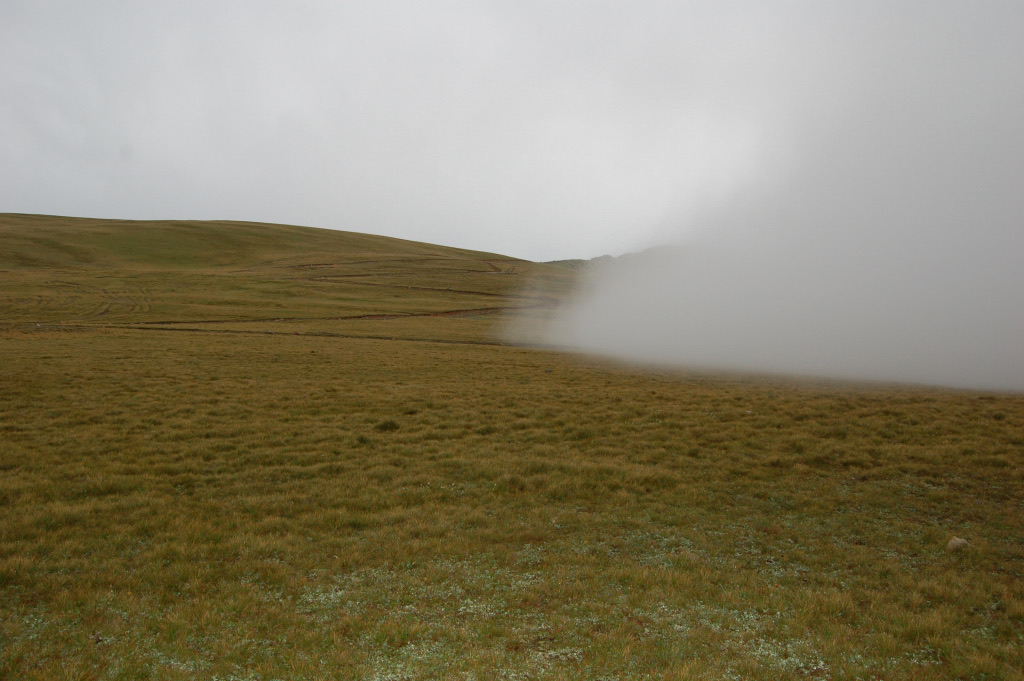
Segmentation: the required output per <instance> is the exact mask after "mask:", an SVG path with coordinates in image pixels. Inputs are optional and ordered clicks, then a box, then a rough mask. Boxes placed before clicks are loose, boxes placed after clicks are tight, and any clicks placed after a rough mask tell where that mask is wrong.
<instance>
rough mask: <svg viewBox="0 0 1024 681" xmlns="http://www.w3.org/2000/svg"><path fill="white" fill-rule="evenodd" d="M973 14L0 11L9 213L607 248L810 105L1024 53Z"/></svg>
mask: <svg viewBox="0 0 1024 681" xmlns="http://www.w3.org/2000/svg"><path fill="white" fill-rule="evenodd" d="M979 5H980V3H973V2H972V3H963V4H962V5H959V6H956V5H951V6H946V7H943V6H942V4H941V3H933V2H928V3H923V2H922V3H898V2H896V3H889V2H886V3H878V4H872V3H851V4H848V5H847V4H842V3H815V2H804V3H793V2H777V3H765V2H754V1H749V2H728V1H725V2H720V1H716V2H650V1H647V2H644V1H640V2H628V3H627V2H618V3H610V2H476V3H469V2H429V3H425V2H411V1H410V2H373V3H365V2H349V3H344V2H296V3H283V2H260V1H258V0H249V1H246V2H217V1H203V2H187V1H186V2H164V3H156V2H153V3H148V2H147V3H139V2H127V1H126V2H89V3H80V2H59V1H51V2H46V1H39V0H31V1H22V0H5V2H3V3H2V4H0V64H2V66H0V155H2V159H3V160H2V163H0V210H4V211H21V212H43V213H58V214H71V215H83V216H97V217H103V216H109V217H129V218H169V217H176V218H234V219H251V220H264V221H281V222H289V223H296V224H309V225H316V226H324V227H337V228H344V229H351V230H355V231H367V232H374V233H383V234H390V235H396V236H403V237H408V238H413V239H422V240H428V241H434V242H441V243H448V244H455V245H462V246H467V247H475V248H482V249H488V250H495V251H500V252H505V253H508V254H512V255H518V256H522V257H527V258H531V259H546V258H555V257H590V256H594V255H600V254H602V253H620V252H624V251H627V250H634V249H638V248H643V247H645V246H647V245H649V244H650V243H652V242H654V241H658V240H664V239H672V238H675V236H676V235H677V234H679V233H681V232H685V231H686V230H688V229H691V228H692V227H693V225H694V223H695V222H696V221H697V218H698V217H700V216H701V211H703V210H706V209H708V208H714V207H716V206H718V205H719V204H720V203H721V202H722V201H723V200H725V199H728V198H730V197H731V196H733V192H735V191H737V190H738V189H739V188H741V187H743V186H744V185H745V184H748V183H750V182H758V181H761V180H763V179H765V178H766V177H767V178H774V177H776V176H777V175H778V173H779V172H780V167H783V166H784V165H785V163H786V162H787V159H788V157H789V156H791V155H793V154H795V153H798V152H799V151H800V149H799V147H800V144H799V142H800V139H799V137H800V135H801V134H802V130H801V129H800V128H801V127H802V126H803V125H805V124H806V122H807V121H805V120H803V118H804V117H805V116H806V115H807V113H808V112H807V107H808V105H811V106H812V107H814V108H815V109H816V111H815V116H819V117H821V118H822V119H823V120H824V121H825V123H823V125H826V127H827V121H828V120H829V119H830V118H832V117H836V116H844V115H847V114H848V113H849V112H848V109H849V108H850V107H854V108H855V107H856V106H857V102H856V97H857V96H860V95H862V94H864V92H865V90H864V87H865V83H864V81H865V80H870V79H872V78H876V77H878V76H880V75H881V76H883V77H884V76H886V74H887V72H888V69H890V68H891V67H892V66H893V65H894V64H896V65H897V67H898V65H899V64H900V63H901V62H903V61H904V60H905V58H906V57H907V56H908V55H909V57H910V59H912V60H913V59H919V60H922V63H920V64H914V65H913V68H914V69H919V68H924V69H925V70H926V71H927V70H931V69H933V68H934V69H944V68H947V67H949V66H952V67H956V66H957V63H956V62H957V60H958V59H959V58H960V57H961V56H967V55H969V53H970V51H971V50H972V49H974V48H975V47H976V46H979V45H980V46H981V47H982V48H985V49H987V47H986V45H987V43H988V42H989V41H990V39H991V36H989V35H988V33H989V32H990V31H992V30H1000V31H1002V32H1003V34H1004V35H1003V36H1002V37H1004V38H1005V37H1007V36H1018V35H1020V31H1019V29H1020V14H1021V12H1020V11H1019V8H1018V7H1017V5H1015V4H1006V5H1001V6H1000V5H986V6H985V9H984V10H982V11H979V10H978V9H976V8H977V7H978V6H979ZM1018 5H1019V3H1018ZM958 7H959V9H958ZM936 8H938V9H936ZM943 14H947V15H949V14H959V15H963V16H960V17H957V21H960V22H961V23H960V24H957V25H954V26H952V27H951V29H952V30H953V31H954V33H955V35H953V36H952V37H953V42H954V45H953V47H952V48H949V46H948V45H947V46H945V47H940V49H941V51H942V52H943V55H942V59H947V60H951V61H952V62H953V63H951V64H944V63H942V60H937V61H935V62H934V63H933V62H932V61H930V58H929V57H928V56H927V55H926V54H925V55H922V51H925V52H927V50H928V49H930V48H931V47H933V46H932V44H931V42H932V41H933V40H938V41H946V40H947V38H948V36H946V35H942V34H940V35H935V33H936V30H935V29H934V27H931V26H930V25H931V24H932V23H935V22H938V23H939V24H941V25H942V28H941V30H940V31H938V32H939V33H941V31H944V30H946V27H947V25H946V22H945V21H944V20H943V17H942V16H941V15H943ZM975 14H981V15H984V16H983V18H982V20H980V21H977V22H976V21H973V20H972V17H973V16H974V15H975ZM936 15H939V16H938V18H936ZM961 20H963V21H961ZM974 24H978V25H974ZM851 30H853V31H854V32H855V34H856V36H855V37H854V38H852V39H851V38H850V37H849V32H850V31H851ZM959 43H963V44H962V45H960V44H959ZM922 44H923V45H922ZM961 47H962V48H963V51H962V54H961V52H960V51H958V50H959V49H960V48H961ZM1008 56H1009V57H1019V51H1017V52H1014V53H1013V54H1012V55H1008ZM1019 65H1020V62H1019V60H1017V61H1016V62H1015V61H1013V60H1012V59H1010V60H1007V62H1006V63H1004V64H1003V65H1002V67H1001V69H1002V70H1001V74H1002V76H1001V77H1002V78H1003V79H1004V80H1006V81H1007V83H1006V85H1007V86H1010V87H1016V86H1014V85H1012V84H1010V83H1009V82H1008V81H1010V80H1013V79H1017V76H1018V73H1017V71H1018V69H1019ZM992 77H994V78H999V77H1000V76H999V74H994V75H993V76H992ZM879 87H880V88H881V89H883V90H884V89H885V84H884V83H883V84H881V85H880V86H879ZM985 104H986V103H985V102H982V103H980V104H979V106H980V107H984V106H985ZM1018 104H1019V102H1018ZM962 113H963V114H964V115H967V116H970V115H971V114H970V111H969V110H966V109H964V110H963V111H962ZM794 138H796V139H794Z"/></svg>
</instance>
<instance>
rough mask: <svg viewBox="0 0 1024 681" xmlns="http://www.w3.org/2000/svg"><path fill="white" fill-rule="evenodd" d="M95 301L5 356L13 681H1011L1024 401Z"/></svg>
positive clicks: (0, 342)
mask: <svg viewBox="0 0 1024 681" xmlns="http://www.w3.org/2000/svg"><path fill="white" fill-rule="evenodd" d="M55 243H58V244H60V243H64V242H61V241H59V240H57V241H55ZM69 243H70V242H69ZM48 248H50V247H48ZM75 248H78V249H79V250H74V249H70V250H69V249H65V251H60V249H55V248H50V250H48V251H46V253H51V252H71V253H72V255H74V257H79V256H81V252H83V251H82V249H85V246H75ZM89 252H90V253H92V256H91V257H93V262H92V263H87V264H86V265H82V266H81V267H82V269H80V270H75V271H74V272H73V273H72V274H70V275H65V274H60V275H59V276H61V277H67V278H68V279H73V278H75V277H79V278H81V279H82V280H83V281H84V280H88V279H89V278H90V277H94V276H96V275H95V273H90V271H86V269H87V267H94V266H96V264H95V263H96V262H97V261H101V260H102V259H103V258H104V257H108V256H105V255H103V252H102V251H96V252H93V251H89ZM183 253H184V251H183ZM76 254H77V255H76ZM29 255H31V253H29ZM44 255H45V254H40V253H37V254H36V256H35V257H37V259H42V258H43V257H44ZM27 257H28V256H25V258H27ZM46 257H57V256H53V255H47V256H46ZM61 257H64V256H61ZM67 257H71V256H67ZM182 257H184V256H182ZM218 257H220V256H218ZM224 257H226V256H224ZM289 257H292V258H293V261H301V258H300V257H299V256H297V255H295V256H289ZM459 257H463V256H462V255H460V256H459ZM25 258H23V259H22V260H25ZM328 259H329V258H328V257H327V256H324V255H323V254H318V258H317V259H313V257H312V256H310V257H309V258H308V259H307V261H308V262H309V263H313V264H315V263H317V262H321V261H322V262H326V261H327V260H328ZM292 264H294V262H291V264H289V266H291V265H292ZM435 264H436V263H435ZM446 264H447V265H451V263H446ZM238 265H239V263H231V266H232V267H237V266H238ZM23 267H25V268H26V269H27V272H28V274H25V273H24V272H19V271H15V270H14V269H10V270H7V271H5V272H0V280H2V281H3V282H5V283H4V284H3V286H4V287H6V288H4V290H6V291H11V290H13V289H17V288H18V287H27V286H29V285H30V284H31V282H32V281H34V280H33V279H32V277H41V276H42V272H46V273H47V276H50V277H51V278H55V277H57V276H58V275H57V274H56V273H54V272H52V271H49V270H45V269H41V268H35V269H33V268H28V267H27V266H23ZM367 268H368V271H371V272H372V269H373V268H372V267H370V266H367ZM449 269H453V270H458V268H456V267H450V268H449ZM194 270H195V268H194V267H192V268H186V274H188V273H192V272H194ZM157 271H158V272H163V274H162V275H161V276H168V277H170V276H171V275H170V274H167V270H166V269H160V268H157ZM260 271H261V272H265V270H260ZM431 271H434V272H436V271H437V268H434V267H433V265H432V266H431ZM417 272H418V270H417V268H416V267H413V266H412V265H409V264H408V263H407V272H406V275H407V276H408V277H415V276H418V273H417ZM422 273H423V272H419V274H422ZM216 276H217V277H220V276H229V275H227V274H218V275H216ZM261 276H262V275H261ZM431 276H434V275H431ZM25 277H28V279H26V278H25ZM253 278H254V279H255V278H256V277H253ZM94 281H96V282H97V283H95V285H96V286H99V285H100V283H98V279H97V280H94ZM26 282H28V283H26ZM104 285H106V284H104ZM123 285H124V286H125V287H129V286H130V284H129V283H123ZM296 285H297V286H298V284H296ZM170 288H176V287H170ZM182 290H183V291H184V292H183V293H182V294H181V295H182V296H185V294H186V293H187V289H182ZM48 295H50V294H49V293H45V292H44V293H40V296H39V298H38V299H40V300H44V299H47V296H48ZM389 295H390V294H389ZM508 295H509V296H512V295H517V294H514V293H513V292H512V291H511V290H509V291H508ZM154 298H155V297H154ZM256 298H259V296H256ZM399 298H400V296H399V297H398V298H395V299H394V300H392V299H391V298H387V297H381V298H379V299H377V300H376V301H371V302H372V304H377V305H379V306H380V307H381V310H383V312H388V313H391V312H393V310H391V309H390V308H388V307H387V306H388V305H391V304H394V305H403V304H407V301H406V302H402V301H401V300H400V299H399ZM88 300H91V299H89V298H88V296H83V297H82V298H79V299H76V301H74V302H73V303H72V302H69V303H68V304H69V305H71V304H74V305H82V306H85V307H79V308H76V309H79V312H80V314H81V321H80V322H79V323H77V324H76V325H74V327H72V325H70V324H68V325H63V326H62V325H60V324H59V320H53V319H48V318H45V317H37V318H38V319H40V321H39V322H38V323H39V324H40V326H39V327H36V326H35V323H36V322H32V324H26V323H22V322H18V323H14V322H10V323H8V324H7V325H6V326H5V327H4V328H2V329H0V509H2V512H0V678H12V679H13V678H18V679H63V678H76V679H140V678H143V679H144V678H153V679H193V678H210V679H213V678H217V679H300V678H340V679H346V678H351V679H434V678H438V679H442V678H443V679H447V678H463V679H468V678H478V679H483V678H498V679H501V678H505V679H526V678H534V679H543V678H550V679H560V678H573V679H575V678H583V679H586V678H592V679H611V678H617V679H640V678H651V679H684V678H685V679H691V678H694V679H729V678H732V679H778V678H808V679H871V678H877V679H956V678H963V679H1019V678H1022V675H1021V672H1020V670H1021V669H1022V668H1024V653H1022V649H1021V646H1022V643H1024V639H1022V634H1021V632H1022V631H1024V587H1022V584H1024V579H1022V570H1024V568H1022V566H1024V541H1022V535H1021V529H1020V528H1021V527H1022V526H1024V522H1022V521H1024V517H1022V516H1024V504H1022V502H1021V499H1022V498H1024V495H1022V489H1024V485H1022V482H1024V480H1022V478H1024V461H1022V456H1024V398H1022V397H1021V396H1015V395H994V394H980V393H972V392H967V391H943V390H930V389H918V388H898V387H876V386H864V385H860V386H850V385H838V384H825V383H798V382H787V381H781V380H768V379H753V378H744V377H736V376H733V377H720V376H706V375H696V374H681V373H671V372H663V371H652V370H642V369H635V368H627V367H619V366H612V365H608V364H604V363H600V362H597V361H591V360H588V359H584V358H574V357H570V356H565V355H560V354H556V353H548V352H541V351H537V350H531V349H525V348H516V347H509V346H504V345H500V344H494V341H493V337H491V341H490V342H491V343H492V344H481V343H480V342H477V341H483V340H485V339H486V338H487V335H486V333H485V332H484V330H482V331H481V335H480V336H479V337H478V338H477V339H476V340H474V342H457V343H453V342H436V341H443V340H446V339H445V336H444V333H445V330H446V329H447V328H448V327H447V326H446V324H447V323H448V322H453V323H457V320H456V319H454V318H445V317H435V316H423V317H422V318H419V320H420V322H421V323H422V327H421V328H420V333H417V330H416V323H417V321H416V318H408V317H403V318H402V319H400V320H398V321H400V322H401V323H402V324H404V325H405V326H404V330H405V334H404V338H403V337H402V336H403V334H396V338H398V340H391V339H389V338H380V337H376V336H380V335H382V334H381V333H380V332H379V331H380V328H381V327H385V326H386V324H387V321H388V320H386V319H378V320H375V321H374V323H375V324H377V325H379V326H378V328H376V329H374V330H373V333H371V334H367V335H369V336H373V337H362V338H360V337H353V336H355V335H356V333H348V334H346V335H344V336H342V335H328V334H327V333H324V332H323V330H322V329H321V331H320V332H317V333H313V332H310V331H309V329H308V328H304V327H302V325H301V324H300V325H297V326H296V327H294V330H293V331H288V329H290V328H293V327H290V326H289V322H287V321H281V322H275V323H273V325H272V328H271V329H270V330H272V331H274V333H271V334H266V333H227V332H208V331H203V330H191V331H162V332H155V331H153V330H151V329H148V328H146V325H145V324H142V323H141V322H139V321H137V320H135V319H134V318H131V317H129V318H127V319H126V320H125V321H123V322H119V323H116V324H115V323H111V322H108V321H105V320H104V319H103V318H102V317H103V315H98V313H96V314H95V315H93V316H89V315H90V314H93V313H91V312H89V310H91V309H92V308H89V307H88V305H91V303H88ZM261 300H262V299H261ZM388 301H392V302H388ZM160 304H161V305H163V304H164V303H160ZM168 304H170V303H168ZM263 304H264V303H263V302H260V303H259V305H263ZM366 304H370V303H366ZM44 307H45V306H40V307H36V308H31V304H29V303H26V306H25V307H24V308H19V310H18V311H17V312H16V313H14V314H13V316H17V315H25V316H26V317H27V316H28V315H30V312H31V314H35V315H42V310H43V309H44ZM254 307H258V305H254ZM5 309H6V308H5ZM33 309H34V311H32V310H33ZM133 314H134V313H133ZM138 314H140V315H144V313H142V312H140V313H138ZM309 316H315V315H314V314H313V313H312V312H310V314H309ZM8 321H9V320H8ZM478 321H481V322H482V323H486V320H478ZM318 323H320V324H323V325H325V327H326V326H329V325H330V324H331V321H330V320H327V319H324V320H321V321H320V322H318ZM346 323H352V322H346ZM182 326H188V325H184V324H183V325H182ZM193 328H195V329H199V328H200V327H199V326H198V325H193ZM453 328H461V327H457V326H456V327H453ZM458 333H462V331H459V332H458ZM416 337H419V338H423V339H433V341H435V342H426V341H425V340H412V338H416ZM447 340H465V339H458V338H456V339H452V338H448V339H447ZM953 536H957V537H962V538H965V539H968V540H969V543H968V544H967V545H966V546H964V547H962V548H960V549H958V550H950V549H949V548H947V544H948V542H949V540H950V538H952V537H953Z"/></svg>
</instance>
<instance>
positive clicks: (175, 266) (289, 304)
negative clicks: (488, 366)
mask: <svg viewBox="0 0 1024 681" xmlns="http://www.w3.org/2000/svg"><path fill="white" fill-rule="evenodd" d="M572 279H573V274H572V273H571V272H566V271H565V270H564V269H562V268H557V267H553V266H550V265H543V264H537V263H530V262H527V261H523V260H518V259H515V258H509V257H506V256H502V255H497V254H493V253H482V252H478V251H469V250H465V249H459V248H451V247H446V246H437V245H433V244H426V243H419V242H414V241H407V240H403V239H395V238H390V237H383V236H374V235H369V234H359V233H354V232H342V231H335V230H328V229H316V228H310V227H296V226H291V225H270V224H260V223H247V222H224V221H217V222H199V221H127V220H94V219H84V218H68V217H54V216H40V215H13V214H0V306H2V307H3V309H4V311H5V313H4V315H3V319H2V321H0V323H2V324H6V325H12V324H13V325H17V324H41V325H83V324H84V325H95V324H100V325H111V324H113V325H123V324H132V325H140V324H141V325H146V326H147V327H153V328H155V327H168V328H181V326H182V325H192V326H194V325H196V324H202V325H204V328H210V327H212V326H214V325H216V327H217V328H221V329H226V330H233V331H256V330H259V331H263V332H266V331H287V332H317V333H346V334H357V335H358V334H371V335H379V334H386V333H397V334H398V335H399V336H401V335H410V334H411V335H412V336H413V337H425V336H429V337H436V338H439V339H443V338H447V337H449V336H451V337H452V338H456V339H466V338H473V339H476V340H483V339H485V338H488V337H491V336H492V335H493V334H492V333H491V332H492V330H493V329H492V328H491V327H492V326H493V321H494V319H496V318H497V317H498V316H499V315H501V314H502V313H504V312H506V311H509V310H513V309H520V308H524V307H537V306H545V305H549V304H550V303H551V298H550V295H551V292H555V293H556V294H557V293H558V292H564V291H566V290H568V287H569V285H570V284H571V282H572ZM541 290H543V291H544V294H543V295H542V294H541V293H540V291H541ZM466 317H472V318H474V319H469V320H467V319H465V318H466ZM452 319H462V323H459V324H452V323H448V324H444V325H439V322H438V320H449V321H451V320H452ZM413 320H415V321H416V324H414V325H413V326H412V327H410V321H413ZM353 322H360V324H359V325H358V327H359V328H358V329H356V328H353V327H352V323H353ZM384 322H390V323H388V324H383V323H384ZM253 325H256V326H253ZM425 325H426V326H430V328H429V329H428V328H426V326H425ZM256 327H258V328H256ZM449 332H450V333H449Z"/></svg>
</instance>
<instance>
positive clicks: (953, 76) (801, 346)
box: [544, 3, 1024, 390]
mask: <svg viewBox="0 0 1024 681" xmlns="http://www.w3.org/2000/svg"><path fill="white" fill-rule="evenodd" d="M890 7H891V8H892V11H891V12H890V10H889V8H890ZM923 8H924V6H915V5H914V4H912V3H898V4H895V5H888V4H887V5H885V6H884V7H883V6H881V5H873V4H866V5H863V9H861V10H856V9H850V10H849V11H848V13H847V14H846V15H845V18H844V21H842V22H840V23H839V24H836V25H834V26H832V27H830V28H827V29H826V28H824V27H822V26H816V27H808V26H806V25H805V26H803V27H799V26H797V27H796V28H794V27H792V26H791V27H789V28H788V29H786V30H783V31H781V32H780V33H779V34H778V36H777V37H779V38H780V39H781V38H783V37H785V36H790V35H803V36H804V37H805V38H807V36H808V35H810V33H815V32H818V33H817V35H818V38H819V39H818V40H813V41H812V40H804V41H803V42H802V43H801V42H799V41H798V44H802V45H804V47H805V48H807V47H808V46H812V45H813V46H814V49H813V50H808V51H806V52H805V53H803V54H800V51H799V50H798V51H797V52H787V53H786V55H785V57H784V58H782V59H781V60H780V62H779V65H780V68H778V69H777V70H776V71H775V72H774V73H773V74H772V78H773V80H772V82H771V83H770V85H771V87H769V88H767V89H768V90H770V91H773V92H775V93H776V94H775V97H774V99H770V100H769V102H768V103H769V106H767V107H765V109H764V110H765V111H768V112H770V113H771V114H772V115H771V117H769V118H767V119H765V125H764V126H763V128H762V133H763V135H764V136H765V141H764V143H763V144H762V148H763V149H765V150H766V152H765V155H764V156H763V157H762V158H761V160H760V163H759V165H758V167H757V169H756V173H754V174H753V175H752V176H751V177H748V178H745V179H744V181H743V182H737V183H736V188H735V190H734V191H732V192H730V193H729V195H728V196H726V197H720V198H718V199H716V200H715V201H710V202H708V204H707V206H706V207H705V209H704V210H702V211H701V212H699V213H698V214H693V213H692V212H690V213H688V214H687V215H686V217H685V219H681V220H680V221H679V222H678V223H677V224H675V225H674V226H672V228H671V229H666V230H665V231H664V233H663V236H664V238H665V240H666V241H669V242H671V243H672V244H673V245H672V246H671V247H666V248H660V249H652V250H650V251H647V252H644V253H642V254H639V255H635V256H630V257H626V258H620V259H618V260H617V261H615V262H613V263H612V264H610V265H606V266H602V267H595V268H594V269H593V270H592V271H591V273H590V274H589V276H588V278H587V280H586V282H585V285H584V286H583V290H582V292H581V294H580V295H579V297H578V298H577V299H576V300H575V301H574V302H573V303H572V304H571V305H569V306H567V307H566V308H565V309H563V310H562V311H561V312H560V314H559V315H558V318H557V319H556V320H555V321H554V322H553V323H552V324H551V325H550V326H549V327H548V329H547V332H546V335H545V336H544V340H545V341H547V342H549V343H554V344H557V345H560V346H565V347H571V348H576V349H580V350H585V351H588V352H594V353H599V354H606V355H611V356H616V357H621V358H625V359H629V360H638V361H655V362H664V363H669V364H673V365H681V366H692V367H701V368H720V369H732V370H743V371H758V372H773V373H787V374H801V375H814V376H829V377H838V378H854V379H869V380H881V381H899V382H914V383H925V384H936V385H947V386H960V387H970V388H992V389H1009V390H1024V267H1022V264H1021V263H1022V261H1021V254H1024V192H1022V191H1021V187H1024V134H1022V133H1021V129H1020V121H1021V120H1024V85H1022V84H1021V81H1020V79H1019V78H1018V77H1016V76H1014V75H1012V74H1011V73H1010V72H1009V71H1007V66H1008V65H1009V64H1021V63H1024V47H1022V43H1021V41H1020V40H1019V39H1018V37H1015V36H1019V35H1020V31H1021V29H1022V28H1024V9H1022V8H1021V7H1020V6H1016V5H1010V4H995V3H988V4H982V5H978V6H975V5H973V4H972V5H971V6H969V7H968V6H966V5H946V4H942V3H938V4H935V5H934V9H932V5H928V8H929V9H928V11H923ZM912 10H913V11H912ZM812 28H813V30H812ZM840 29H841V30H840ZM808 31H810V33H808ZM794 32H795V33H794ZM771 44H772V43H771V42H770V41H769V42H768V43H766V45H767V46H768V47H767V48H766V49H768V52H767V53H766V56H771V55H775V54H776V52H775V51H773V49H772V48H771ZM779 49H780V50H783V48H779ZM785 49H789V48H785ZM816 50H820V52H816ZM783 51H785V50H783ZM805 60H814V61H815V63H817V64H819V66H820V68H817V69H808V68H806V67H805V66H804V64H803V61H805ZM786 63H790V64H791V66H792V68H791V70H790V71H787V70H786V69H785V68H781V66H783V65H785V64H786ZM745 115H747V116H748V117H749V118H750V119H751V120H753V121H757V120H758V111H757V110H749V111H746V112H745Z"/></svg>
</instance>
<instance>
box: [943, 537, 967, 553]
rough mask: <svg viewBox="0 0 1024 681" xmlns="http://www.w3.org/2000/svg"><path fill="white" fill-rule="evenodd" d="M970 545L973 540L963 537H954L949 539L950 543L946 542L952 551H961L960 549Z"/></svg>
mask: <svg viewBox="0 0 1024 681" xmlns="http://www.w3.org/2000/svg"><path fill="white" fill-rule="evenodd" d="M970 545H971V542H969V541H967V540H966V539H961V538H960V537H953V538H952V539H950V540H949V543H947V544H946V548H947V549H949V550H950V551H959V550H960V549H963V548H967V547H968V546H970Z"/></svg>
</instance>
